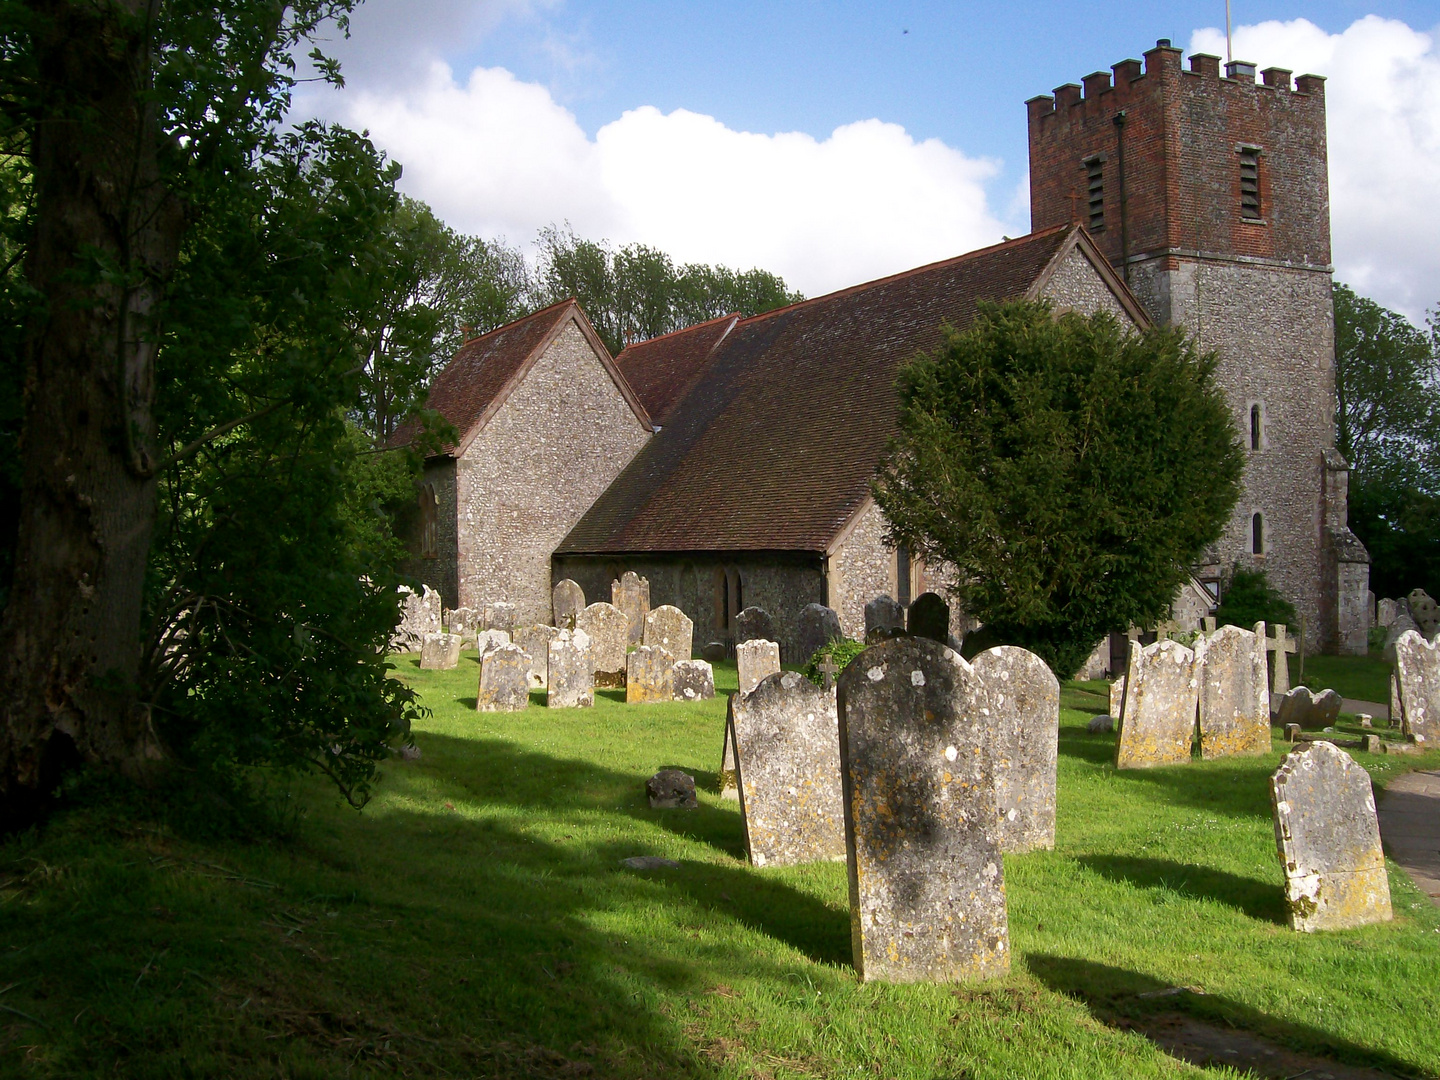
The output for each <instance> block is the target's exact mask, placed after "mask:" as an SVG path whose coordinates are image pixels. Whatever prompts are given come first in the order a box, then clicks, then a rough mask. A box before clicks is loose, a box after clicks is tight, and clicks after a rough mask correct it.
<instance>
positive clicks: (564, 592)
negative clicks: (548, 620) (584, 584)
mask: <svg viewBox="0 0 1440 1080" xmlns="http://www.w3.org/2000/svg"><path fill="white" fill-rule="evenodd" d="M584 610H585V590H583V589H582V588H580V586H579V585H577V584H575V582H573V581H571V580H570V579H569V578H566V579H565V580H563V581H561V582H558V583H557V584H556V586H555V588H553V589H551V590H550V613H551V615H552V617H553V618H554V620H555V626H556V628H557V629H560V630H574V629H575V616H576V615H579V614H580V612H582V611H584Z"/></svg>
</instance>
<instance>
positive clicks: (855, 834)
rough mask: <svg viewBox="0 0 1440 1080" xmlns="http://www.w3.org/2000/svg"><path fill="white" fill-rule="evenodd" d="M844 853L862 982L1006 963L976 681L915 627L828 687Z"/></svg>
mask: <svg viewBox="0 0 1440 1080" xmlns="http://www.w3.org/2000/svg"><path fill="white" fill-rule="evenodd" d="M837 694H838V709H839V718H840V760H841V770H842V774H841V775H842V779H843V783H844V797H845V843H846V863H847V867H848V870H849V876H850V926H851V936H852V940H853V944H854V952H855V967H856V969H857V970H858V972H859V974H860V978H861V980H862V981H872V980H882V981H886V982H920V981H929V982H956V981H965V980H972V979H982V978H988V977H990V976H995V975H1002V974H1004V973H1005V972H1007V971H1008V970H1009V968H1010V940H1009V938H1010V934H1009V923H1008V921H1007V917H1006V911H1005V873H1004V868H1003V865H1002V862H1001V855H1000V845H999V837H998V828H997V826H998V818H997V814H996V809H995V785H994V774H993V766H992V761H991V755H990V753H988V751H987V746H986V728H987V725H988V714H987V713H986V711H985V710H987V709H988V710H991V711H992V712H993V703H992V700H991V695H990V690H989V688H988V687H987V685H986V683H985V680H983V679H982V678H980V677H979V676H978V675H977V674H976V673H975V670H974V669H973V668H972V667H971V666H970V665H969V664H968V663H966V661H965V660H963V659H962V658H961V657H960V655H959V654H958V653H956V652H955V651H954V650H953V649H949V648H946V647H945V646H943V645H941V644H939V643H937V642H935V641H931V640H929V639H927V638H924V637H909V638H892V639H890V640H889V641H882V642H880V643H879V644H878V645H872V646H871V647H870V648H868V649H866V650H865V651H864V652H863V653H861V654H860V656H858V657H857V658H856V659H855V661H854V662H853V663H851V664H849V665H848V666H847V667H846V668H845V671H844V672H843V673H842V674H841V676H840V683H839V686H838V687H837Z"/></svg>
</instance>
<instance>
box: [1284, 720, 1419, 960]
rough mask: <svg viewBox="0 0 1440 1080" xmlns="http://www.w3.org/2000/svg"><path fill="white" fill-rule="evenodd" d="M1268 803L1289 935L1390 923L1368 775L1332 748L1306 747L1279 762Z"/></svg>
mask: <svg viewBox="0 0 1440 1080" xmlns="http://www.w3.org/2000/svg"><path fill="white" fill-rule="evenodd" d="M1270 801H1271V805H1272V807H1273V809H1274V812H1275V845H1276V847H1277V848H1278V849H1279V853H1280V867H1281V869H1282V870H1283V871H1284V873H1285V905H1286V907H1287V908H1288V910H1289V913H1290V926H1291V928H1292V929H1295V930H1304V931H1307V932H1308V931H1311V930H1343V929H1347V928H1349V927H1352V926H1364V925H1366V924H1367V923H1375V922H1388V921H1389V920H1390V919H1391V918H1393V913H1392V911H1391V908H1390V879H1389V876H1388V875H1387V874H1386V872H1385V855H1384V853H1383V852H1382V851H1381V849H1380V825H1379V822H1378V820H1377V819H1376V816H1375V793H1374V789H1373V788H1372V787H1371V785H1370V774H1369V773H1367V772H1366V771H1365V770H1364V769H1362V768H1361V767H1360V766H1359V765H1356V764H1355V762H1354V760H1353V759H1352V758H1351V757H1350V755H1349V754H1347V753H1345V751H1344V750H1341V749H1340V748H1339V747H1338V746H1335V745H1334V744H1332V743H1328V742H1314V743H1310V744H1309V747H1308V749H1305V750H1294V751H1291V752H1290V753H1289V754H1288V755H1286V757H1285V760H1284V761H1283V762H1281V763H1280V768H1279V770H1277V771H1276V773H1275V775H1274V776H1272V777H1271V778H1270Z"/></svg>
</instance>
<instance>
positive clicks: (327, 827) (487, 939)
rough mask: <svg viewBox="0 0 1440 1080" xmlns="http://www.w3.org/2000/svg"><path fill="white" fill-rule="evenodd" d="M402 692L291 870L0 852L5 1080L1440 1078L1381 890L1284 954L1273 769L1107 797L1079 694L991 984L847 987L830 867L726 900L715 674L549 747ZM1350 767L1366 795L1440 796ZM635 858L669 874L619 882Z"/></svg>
mask: <svg viewBox="0 0 1440 1080" xmlns="http://www.w3.org/2000/svg"><path fill="white" fill-rule="evenodd" d="M396 662H397V665H398V667H399V673H398V674H399V677H401V678H404V679H406V680H408V681H410V682H412V683H413V684H414V685H416V686H417V687H419V688H420V689H421V690H422V691H423V693H424V698H425V701H426V703H427V704H428V705H429V706H430V707H431V708H433V710H434V713H433V715H432V716H431V717H430V718H429V719H428V720H426V721H425V722H424V723H422V724H420V725H419V727H418V730H417V731H416V741H417V743H418V745H419V746H420V748H421V750H422V752H423V756H422V757H421V758H420V759H419V760H417V761H410V762H402V761H400V760H395V761H393V762H391V763H389V764H388V765H387V766H386V767H385V770H384V778H383V780H382V781H381V783H379V784H378V785H377V789H376V791H377V793H376V797H375V799H374V801H373V802H372V803H371V805H370V806H369V807H368V808H367V809H366V810H365V811H364V812H363V813H358V814H357V813H355V812H354V811H351V810H349V809H347V808H345V807H344V806H343V805H340V804H338V802H337V800H336V799H335V798H334V797H333V795H331V794H330V793H329V792H327V791H326V789H325V788H324V787H323V786H322V785H321V784H320V783H318V782H314V781H306V782H303V783H301V784H299V785H297V787H296V789H295V790H296V799H297V801H298V803H299V804H300V805H301V806H302V807H303V808H304V810H305V814H304V816H303V818H302V819H301V821H300V823H299V824H298V826H297V827H296V831H295V835H294V837H293V838H292V839H290V840H288V841H285V842H280V841H274V840H257V841H249V842H241V841H237V840H234V839H224V840H213V839H212V840H208V841H206V840H202V839H200V838H199V836H198V834H197V828H196V826H195V824H194V822H184V821H182V822H179V823H175V822H174V819H173V816H172V824H169V825H166V824H155V823H154V819H153V818H149V817H146V816H144V815H139V814H137V815H135V816H134V817H117V815H116V813H115V811H114V810H113V808H110V807H107V806H105V805H104V804H100V805H96V804H90V805H88V806H87V805H81V806H77V807H74V808H72V809H69V810H66V811H64V812H62V813H61V814H60V815H59V816H58V817H57V818H56V819H55V820H54V821H53V822H52V823H51V825H50V826H49V827H48V828H47V829H46V830H44V831H43V832H42V833H39V834H33V835H29V836H26V837H23V838H20V839H17V840H12V841H10V842H9V843H7V844H5V845H4V846H3V847H0V898H3V902H0V1073H3V1074H4V1075H7V1076H34V1077H80V1076H102V1075H103V1076H126V1077H180V1076H185V1077H215V1076H227V1077H228V1076H266V1077H271V1076H283V1077H289V1078H303V1077H337V1076H365V1075H384V1076H390V1075H397V1076H412V1077H418V1076H456V1077H459V1076H487V1077H488V1076H502V1077H547V1078H549V1077H554V1078H559V1077H582V1076H596V1077H612V1076H613V1077H635V1078H639V1077H671V1076H696V1077H704V1076H713V1077H749V1076H754V1077H764V1078H774V1080H780V1078H783V1077H802V1076H803V1077H826V1078H836V1077H855V1078H860V1077H867V1078H874V1077H885V1078H895V1080H899V1078H914V1080H931V1078H942V1077H943V1078H959V1077H970V1078H982V1077H993V1078H1007V1077H1026V1078H1030V1077H1084V1078H1086V1080H1090V1078H1096V1077H1112V1076H1115V1077H1125V1078H1127V1080H1134V1078H1141V1077H1171V1076H1175V1077H1178V1076H1188V1075H1217V1076H1236V1075H1239V1074H1237V1073H1236V1072H1234V1071H1233V1070H1231V1069H1228V1068H1222V1067H1215V1068H1212V1069H1210V1070H1209V1071H1208V1072H1203V1073H1202V1072H1199V1071H1197V1070H1196V1069H1195V1068H1193V1067H1192V1066H1190V1065H1188V1064H1186V1063H1184V1062H1182V1061H1180V1060H1178V1059H1177V1058H1175V1057H1172V1056H1170V1055H1169V1054H1167V1053H1166V1052H1165V1051H1164V1050H1163V1049H1161V1048H1160V1047H1159V1046H1157V1044H1156V1042H1154V1041H1152V1040H1151V1039H1149V1038H1147V1037H1146V1034H1145V1033H1147V1032H1149V1033H1151V1034H1154V1035H1155V1036H1156V1038H1158V1039H1160V1040H1161V1041H1164V1040H1165V1039H1166V1038H1167V1037H1170V1036H1173V1035H1174V1033H1175V1032H1182V1033H1183V1032H1190V1033H1191V1035H1192V1036H1193V1035H1194V1033H1195V1032H1196V1031H1201V1032H1206V1031H1208V1032H1210V1033H1211V1034H1212V1036H1218V1039H1217V1038H1212V1039H1211V1043H1212V1044H1213V1045H1211V1047H1210V1050H1209V1051H1207V1052H1208V1053H1210V1054H1211V1056H1212V1057H1213V1058H1215V1059H1217V1060H1238V1061H1240V1062H1241V1063H1242V1064H1243V1063H1244V1062H1245V1061H1246V1060H1251V1059H1254V1060H1270V1061H1276V1060H1282V1059H1285V1060H1288V1059H1286V1054H1287V1053H1288V1052H1289V1051H1304V1052H1309V1053H1312V1054H1319V1055H1323V1056H1325V1057H1328V1058H1330V1059H1332V1060H1333V1061H1339V1062H1347V1063H1349V1064H1351V1065H1354V1066H1369V1067H1372V1068H1374V1067H1378V1068H1383V1069H1387V1070H1389V1071H1391V1072H1393V1073H1397V1074H1401V1075H1406V1074H1411V1075H1416V1074H1418V1075H1436V1074H1440V1024H1437V1023H1436V1022H1435V1017H1436V1016H1437V1015H1440V980H1437V979H1436V977H1435V973H1436V971H1437V970H1440V909H1437V908H1436V907H1435V906H1434V905H1433V904H1432V903H1431V902H1430V901H1429V900H1427V899H1426V898H1425V897H1423V896H1422V895H1421V894H1420V893H1419V892H1418V891H1417V890H1416V889H1415V888H1414V887H1413V886H1412V885H1411V884H1410V882H1409V881H1408V879H1407V878H1406V877H1405V876H1404V873H1403V872H1402V871H1400V870H1399V869H1398V868H1397V867H1396V866H1395V865H1394V864H1393V863H1392V864H1390V875H1391V876H1390V884H1391V890H1392V894H1393V897H1394V903H1395V910H1396V920H1395V922H1393V923H1391V924H1388V925H1381V926H1371V927H1367V928H1365V929H1362V930H1355V931H1346V932H1341V933H1328V934H1312V935H1305V934H1299V933H1295V932H1293V931H1291V930H1290V929H1288V928H1287V927H1286V925H1285V922H1284V920H1285V913H1284V910H1283V907H1282V901H1281V881H1282V878H1281V872H1280V867H1279V865H1278V863H1277V859H1276V854H1275V838H1274V832H1273V829H1272V826H1271V811H1270V804H1269V794H1268V787H1267V780H1268V777H1269V776H1270V774H1271V773H1272V772H1274V770H1275V768H1276V766H1277V764H1278V763H1279V760H1280V757H1281V755H1282V753H1283V746H1282V744H1281V743H1280V742H1279V740H1276V742H1275V743H1274V747H1273V749H1272V752H1271V753H1270V754H1269V755H1268V756H1266V757H1264V758H1258V759H1228V760H1222V761H1217V762H1210V763H1201V762H1199V761H1195V762H1192V763H1190V764H1188V765H1180V766H1175V767H1171V768H1163V769H1153V770H1136V771H1131V772H1125V773H1117V772H1116V771H1115V770H1114V768H1113V767H1112V764H1111V763H1112V762H1113V760H1114V749H1115V743H1114V736H1113V735H1090V734H1087V733H1086V731H1085V724H1086V722H1087V721H1088V720H1089V719H1090V717H1091V716H1092V715H1093V714H1095V713H1099V712H1104V711H1105V709H1106V704H1107V703H1106V699H1105V697H1104V691H1105V687H1104V684H1103V683H1095V684H1067V685H1066V686H1065V687H1064V689H1063V690H1062V712H1061V725H1062V726H1061V731H1060V757H1059V778H1058V792H1059V795H1058V821H1057V841H1056V850H1055V851H1053V852H1037V853H1032V854H1026V855H1014V856H1006V857H1005V875H1006V887H1007V892H1008V903H1009V919H1010V939H1011V944H1012V950H1013V962H1014V970H1013V972H1012V973H1011V974H1010V975H1009V976H1008V977H1005V978H1003V979H1000V980H997V981H995V982H992V983H986V984H979V985H968V986H933V985H911V986H886V985H880V984H867V985H860V984H858V983H857V981H856V979H855V976H854V973H853V970H852V969H851V967H850V963H849V960H850V947H851V946H850V926H849V919H848V903H847V888H846V875H845V867H844V864H843V863H825V864H819V865H807V866H799V867H788V868H780V869H765V870H756V869H754V868H752V867H750V866H749V865H748V864H747V863H746V862H745V861H744V847H743V841H742V831H741V825H740V819H739V807H738V805H737V804H736V803H733V802H726V801H722V800H721V799H720V798H719V797H718V795H717V794H716V790H717V768H718V765H719V757H720V740H721V731H722V727H723V723H724V715H725V700H724V694H725V691H726V690H733V689H734V686H735V669H734V667H733V665H729V666H726V665H718V666H717V670H716V683H717V691H718V696H717V697H716V699H715V700H713V701H706V702H699V703H694V704H688V703H687V704H659V705H632V706H628V707H627V706H625V705H623V704H622V700H623V696H624V692H623V691H614V690H601V691H598V692H597V694H596V705H595V708H593V709H585V710H555V711H553V712H552V711H550V710H547V709H546V708H544V707H543V705H542V704H541V703H542V702H543V694H542V693H536V694H535V695H534V696H533V699H532V700H533V702H534V704H533V705H532V707H531V708H529V709H528V710H526V711H524V712H518V713H476V712H475V711H474V703H475V687H476V680H477V667H476V664H475V661H474V654H473V653H467V654H466V655H465V656H464V657H463V658H462V660H461V665H460V667H459V669H457V670H454V671H435V672H431V671H426V672H421V671H419V670H418V668H417V664H416V660H415V658H414V657H399V658H397V661H396ZM1307 667H1308V661H1307ZM1382 700H1383V699H1382ZM1355 753H1356V758H1357V760H1359V761H1360V762H1361V763H1362V764H1363V765H1364V766H1365V767H1366V768H1368V769H1369V770H1370V771H1371V773H1372V775H1373V776H1374V778H1375V781H1376V783H1377V785H1383V784H1384V783H1385V782H1386V781H1387V780H1388V779H1390V778H1392V777H1394V776H1396V775H1398V774H1399V772H1401V771H1402V770H1406V769H1411V768H1417V767H1425V768H1435V767H1437V765H1440V754H1436V753H1432V754H1429V755H1426V756H1424V757H1405V758H1399V757H1372V756H1368V755H1365V754H1362V753H1359V752H1355ZM671 765H673V766H678V767H680V768H682V769H684V770H686V771H687V772H690V773H692V774H693V775H694V776H695V777H696V779H697V781H698V782H699V787H700V789H701V794H700V808H699V809H698V810H694V811H684V810H670V811H652V810H650V809H649V808H648V805H647V803H646V801H645V795H644V785H645V779H646V778H647V777H648V776H650V775H651V774H652V773H653V772H655V771H656V770H657V769H659V768H661V767H662V766H671ZM633 855H658V856H663V857H666V858H669V859H674V860H677V861H678V862H679V863H680V864H681V865H680V868H679V869H665V870H655V871H643V872H636V871H631V870H626V869H623V868H622V867H621V865H620V860H622V859H624V858H626V857H628V856H633ZM1206 1025H1208V1026H1206ZM1234 1029H1240V1031H1241V1032H1242V1033H1241V1034H1236V1033H1235V1031H1234ZM1167 1033H1168V1035H1167ZM1244 1033H1249V1034H1244ZM1251 1035H1254V1036H1259V1037H1260V1040H1261V1041H1257V1040H1256V1039H1255V1038H1252V1037H1251ZM1197 1039H1198V1041H1199V1042H1204V1041H1205V1040H1204V1039H1203V1038H1199V1037H1198V1036H1197V1037H1195V1038H1192V1039H1191V1041H1196V1040H1197ZM1227 1040H1230V1041H1227ZM1172 1041H1173V1039H1172ZM1235 1047H1239V1049H1238V1050H1236V1049H1235ZM1227 1054H1230V1055H1231V1056H1229V1057H1227V1056H1226V1055H1227ZM1246 1055H1249V1057H1248V1058H1247V1057H1246ZM1267 1055H1268V1057H1267ZM1296 1060H1298V1059H1296ZM1282 1064H1283V1062H1282ZM1299 1071H1300V1069H1299V1068H1295V1067H1292V1068H1289V1073H1298V1072H1299ZM1329 1071H1331V1073H1332V1075H1335V1076H1340V1075H1371V1074H1370V1073H1368V1072H1365V1073H1359V1072H1356V1073H1348V1072H1342V1071H1341V1070H1340V1069H1339V1068H1336V1067H1332V1068H1330V1070H1329ZM1289 1073H1286V1072H1285V1071H1284V1069H1283V1068H1278V1067H1277V1068H1275V1069H1274V1070H1273V1074H1275V1075H1288V1074H1289ZM1307 1075H1315V1073H1313V1072H1312V1073H1309V1074H1307Z"/></svg>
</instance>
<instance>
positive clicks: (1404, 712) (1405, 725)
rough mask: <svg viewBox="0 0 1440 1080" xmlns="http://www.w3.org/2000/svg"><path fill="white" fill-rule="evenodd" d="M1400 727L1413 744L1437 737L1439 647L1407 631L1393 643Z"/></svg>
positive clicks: (1439, 718) (1439, 734)
mask: <svg viewBox="0 0 1440 1080" xmlns="http://www.w3.org/2000/svg"><path fill="white" fill-rule="evenodd" d="M1395 683H1396V686H1397V687H1398V688H1399V694H1398V697H1399V699H1400V730H1401V731H1403V732H1404V733H1405V735H1406V736H1407V737H1408V738H1409V739H1411V740H1412V741H1414V742H1415V743H1417V744H1429V743H1433V742H1435V741H1436V740H1437V739H1440V646H1436V645H1433V644H1431V643H1430V642H1428V641H1426V640H1425V639H1424V638H1423V637H1421V636H1420V635H1419V634H1417V633H1416V632H1415V631H1414V630H1411V631H1410V632H1409V633H1408V634H1406V635H1405V636H1403V637H1402V638H1401V639H1400V640H1399V641H1397V642H1396V643H1395Z"/></svg>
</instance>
